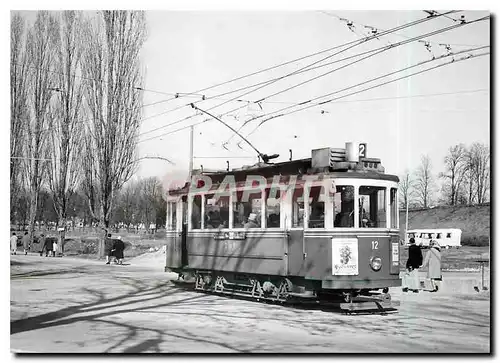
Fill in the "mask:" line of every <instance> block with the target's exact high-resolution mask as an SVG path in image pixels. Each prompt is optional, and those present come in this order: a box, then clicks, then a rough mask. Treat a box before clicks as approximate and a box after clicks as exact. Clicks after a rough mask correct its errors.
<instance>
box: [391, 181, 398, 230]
mask: <svg viewBox="0 0 500 363" xmlns="http://www.w3.org/2000/svg"><path fill="white" fill-rule="evenodd" d="M397 195H398V190H397V189H396V188H391V228H398V225H397V222H398V219H397V217H398V205H397V198H396V197H397Z"/></svg>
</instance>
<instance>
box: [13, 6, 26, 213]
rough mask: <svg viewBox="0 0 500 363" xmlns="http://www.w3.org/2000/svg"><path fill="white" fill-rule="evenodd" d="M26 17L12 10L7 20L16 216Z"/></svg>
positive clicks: (23, 121) (23, 124)
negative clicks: (12, 12)
mask: <svg viewBox="0 0 500 363" xmlns="http://www.w3.org/2000/svg"><path fill="white" fill-rule="evenodd" d="M24 30H25V21H24V19H23V17H22V16H21V15H19V14H14V15H13V16H12V19H11V24H10V157H11V158H10V208H11V209H10V210H11V219H15V217H16V216H15V214H16V213H15V211H16V208H14V206H15V204H16V203H18V202H20V201H18V197H20V196H19V191H20V186H21V180H20V168H21V160H22V148H23V140H24V138H23V133H24V130H25V128H26V123H27V122H28V103H27V97H28V95H27V92H28V84H27V80H28V58H27V57H26V48H25V46H26V44H25V31H24Z"/></svg>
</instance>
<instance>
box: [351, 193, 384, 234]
mask: <svg viewBox="0 0 500 363" xmlns="http://www.w3.org/2000/svg"><path fill="white" fill-rule="evenodd" d="M385 198H386V197H385V188H383V187H373V186H361V187H359V200H358V203H359V227H362V228H363V227H364V228H386V227H387V214H386V205H385Z"/></svg>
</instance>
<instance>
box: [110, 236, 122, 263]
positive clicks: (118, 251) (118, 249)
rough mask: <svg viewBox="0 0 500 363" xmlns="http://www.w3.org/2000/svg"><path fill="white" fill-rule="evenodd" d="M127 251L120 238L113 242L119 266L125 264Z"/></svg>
mask: <svg viewBox="0 0 500 363" xmlns="http://www.w3.org/2000/svg"><path fill="white" fill-rule="evenodd" d="M124 249H125V243H123V241H122V240H121V238H120V237H118V238H116V239H114V240H113V246H112V249H111V251H112V253H113V256H115V258H116V259H117V260H118V264H119V265H121V264H123V250H124Z"/></svg>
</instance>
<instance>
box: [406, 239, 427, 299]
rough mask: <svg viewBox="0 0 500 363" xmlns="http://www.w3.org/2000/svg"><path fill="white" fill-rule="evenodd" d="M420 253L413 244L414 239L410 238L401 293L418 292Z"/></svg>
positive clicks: (418, 248) (417, 247)
mask: <svg viewBox="0 0 500 363" xmlns="http://www.w3.org/2000/svg"><path fill="white" fill-rule="evenodd" d="M422 260H423V257H422V251H421V250H420V247H419V246H417V245H416V244H415V238H413V237H412V238H410V247H409V248H408V260H407V261H406V269H407V272H406V273H405V274H404V275H403V281H402V284H403V292H407V291H408V290H411V291H413V292H418V289H419V284H420V279H419V275H418V269H419V267H420V266H421V265H422Z"/></svg>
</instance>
